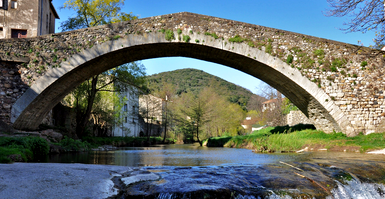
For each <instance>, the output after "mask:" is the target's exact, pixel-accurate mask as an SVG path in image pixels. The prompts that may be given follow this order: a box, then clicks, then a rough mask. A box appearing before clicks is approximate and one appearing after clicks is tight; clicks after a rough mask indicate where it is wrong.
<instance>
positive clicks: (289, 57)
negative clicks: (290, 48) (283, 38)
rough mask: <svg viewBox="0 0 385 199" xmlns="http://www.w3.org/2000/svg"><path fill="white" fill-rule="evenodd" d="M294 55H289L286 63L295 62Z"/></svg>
mask: <svg viewBox="0 0 385 199" xmlns="http://www.w3.org/2000/svg"><path fill="white" fill-rule="evenodd" d="M293 60H294V57H293V55H288V56H287V59H286V63H288V64H291V63H293Z"/></svg>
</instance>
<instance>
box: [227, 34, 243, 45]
mask: <svg viewBox="0 0 385 199" xmlns="http://www.w3.org/2000/svg"><path fill="white" fill-rule="evenodd" d="M246 40H247V39H246V38H242V37H241V36H239V35H235V37H233V38H230V39H229V42H236V43H242V42H243V41H246Z"/></svg>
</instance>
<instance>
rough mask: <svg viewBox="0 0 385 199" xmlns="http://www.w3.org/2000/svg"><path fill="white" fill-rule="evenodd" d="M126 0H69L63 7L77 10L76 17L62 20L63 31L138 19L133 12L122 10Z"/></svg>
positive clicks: (61, 27)
mask: <svg viewBox="0 0 385 199" xmlns="http://www.w3.org/2000/svg"><path fill="white" fill-rule="evenodd" d="M123 4H124V0H97V1H95V0H92V1H84V0H67V1H66V2H64V5H63V8H65V9H69V10H73V11H75V12H76V15H75V16H74V17H70V18H68V19H67V20H66V21H64V22H62V23H61V25H60V29H61V30H62V31H68V30H75V29H80V28H88V27H93V26H98V25H102V24H109V23H116V22H120V21H128V20H133V19H137V17H136V16H133V15H132V14H131V13H124V12H121V8H122V7H123Z"/></svg>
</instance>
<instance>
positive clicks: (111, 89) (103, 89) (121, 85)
mask: <svg viewBox="0 0 385 199" xmlns="http://www.w3.org/2000/svg"><path fill="white" fill-rule="evenodd" d="M145 74H146V73H145V68H144V66H143V65H142V64H140V63H139V62H133V63H129V64H123V65H121V66H119V67H116V68H114V69H111V70H109V71H106V72H104V73H102V74H100V75H98V78H97V79H95V78H92V79H90V80H87V81H85V82H83V83H82V84H81V85H79V86H78V87H76V88H75V89H74V90H73V91H72V92H71V94H70V95H69V96H67V97H66V101H67V103H68V104H69V105H71V106H72V107H74V108H75V111H76V123H77V124H76V133H77V135H78V137H82V136H84V132H85V129H86V126H87V124H88V123H89V119H90V116H91V115H92V116H93V120H94V122H96V121H97V120H99V121H101V120H102V121H104V122H112V121H114V122H118V123H119V121H117V120H116V119H117V118H119V117H118V116H119V115H120V116H121V115H122V113H118V112H119V111H120V110H121V108H119V104H118V102H119V100H116V98H117V97H119V96H118V95H117V94H116V93H120V92H127V90H129V91H130V92H132V93H133V94H136V92H139V91H141V90H146V87H145V86H144V85H145ZM96 80H98V81H96ZM107 93H110V94H107ZM108 98H110V99H108ZM114 105H115V107H114ZM98 116H99V117H98ZM102 116H104V117H102ZM100 117H101V118H100Z"/></svg>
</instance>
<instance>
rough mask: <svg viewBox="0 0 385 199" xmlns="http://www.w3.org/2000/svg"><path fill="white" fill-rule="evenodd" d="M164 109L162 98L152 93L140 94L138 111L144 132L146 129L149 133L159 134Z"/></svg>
mask: <svg viewBox="0 0 385 199" xmlns="http://www.w3.org/2000/svg"><path fill="white" fill-rule="evenodd" d="M165 110H166V109H165V101H164V100H163V99H162V98H159V97H155V96H153V95H142V96H140V97H139V113H140V115H141V116H142V117H143V119H144V122H145V130H146V131H145V132H144V133H145V134H146V133H147V130H148V131H149V134H150V135H153V136H159V135H161V133H162V131H163V127H162V124H163V119H164V118H163V113H164V111H165Z"/></svg>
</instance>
